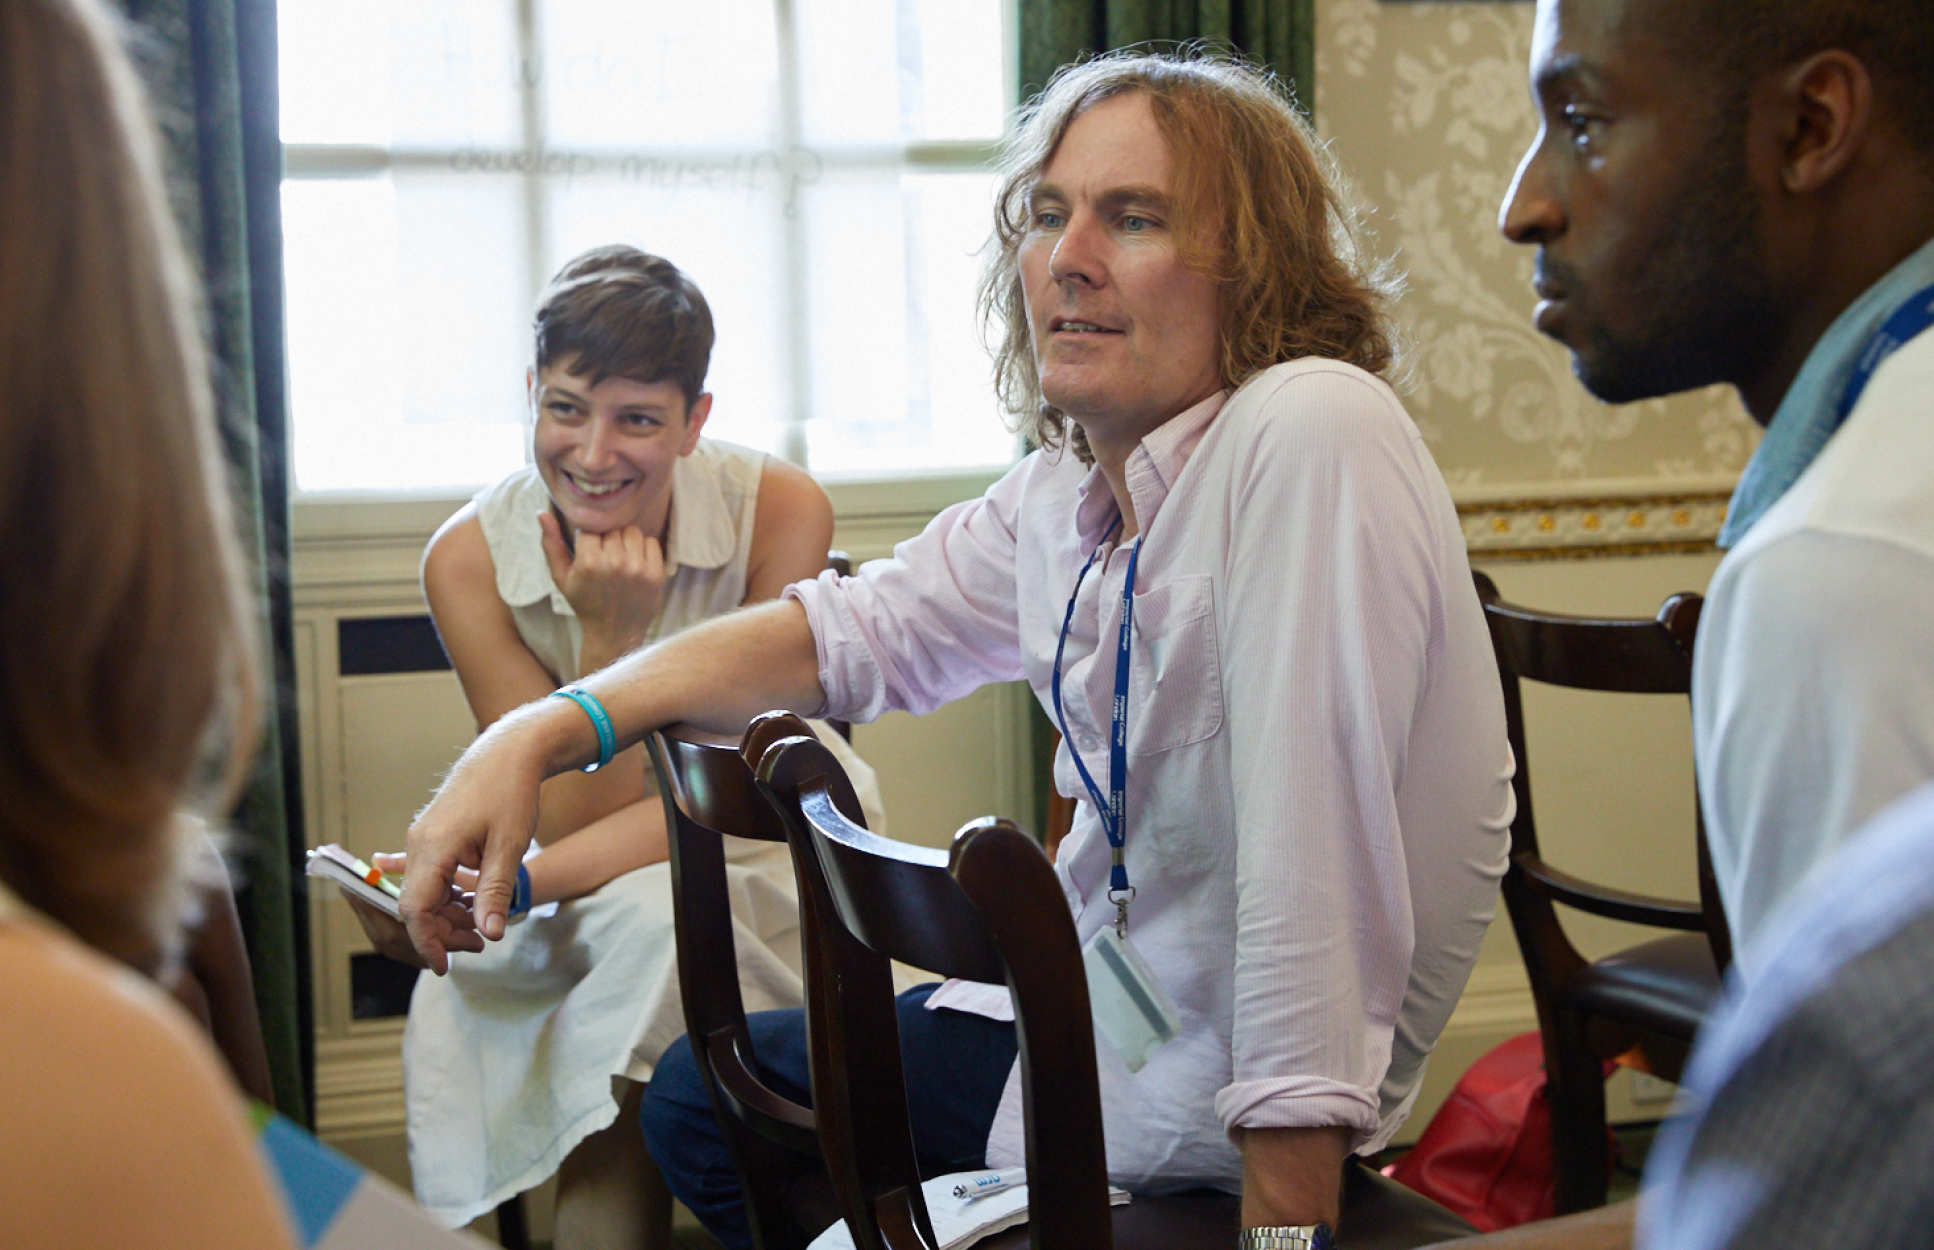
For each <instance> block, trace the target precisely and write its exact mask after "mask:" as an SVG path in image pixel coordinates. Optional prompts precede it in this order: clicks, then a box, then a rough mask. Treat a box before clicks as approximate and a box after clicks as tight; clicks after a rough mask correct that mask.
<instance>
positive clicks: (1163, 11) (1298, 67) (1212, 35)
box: [1018, 0, 1316, 829]
mask: <svg viewBox="0 0 1934 1250" xmlns="http://www.w3.org/2000/svg"><path fill="white" fill-rule="evenodd" d="M1018 7H1019V13H1018V16H1019V19H1020V65H1021V99H1023V100H1026V99H1028V98H1030V97H1031V96H1033V95H1034V94H1035V93H1036V92H1037V91H1039V90H1040V89H1041V88H1042V87H1044V86H1046V85H1047V81H1048V79H1049V78H1050V77H1052V76H1053V74H1054V71H1055V70H1057V69H1059V68H1060V67H1061V66H1063V65H1065V64H1067V63H1068V62H1069V61H1072V60H1075V59H1077V58H1079V57H1081V56H1083V55H1085V54H1089V53H1095V52H1106V51H1108V50H1109V49H1111V48H1121V47H1126V46H1128V45H1129V44H1136V43H1148V42H1150V41H1155V42H1157V43H1167V42H1182V41H1185V40H1191V39H1201V40H1204V41H1206V42H1209V43H1214V44H1218V45H1221V46H1224V47H1229V48H1233V49H1235V50H1236V51H1238V52H1241V53H1243V54H1244V55H1246V56H1248V57H1249V58H1250V59H1251V60H1253V61H1257V62H1259V63H1261V64H1263V65H1266V66H1268V67H1269V68H1270V69H1273V70H1275V71H1276V73H1278V74H1280V75H1281V76H1282V78H1283V80H1284V81H1285V82H1287V83H1288V84H1290V86H1291V87H1292V88H1293V89H1294V91H1295V94H1296V102H1297V104H1298V105H1299V106H1300V107H1301V108H1302V110H1303V111H1304V112H1305V113H1313V112H1314V111H1315V110H1314V104H1315V100H1316V3H1315V0H1019V6H1018ZM1034 707H1035V713H1034V717H1033V739H1034V761H1035V775H1036V777H1038V778H1039V782H1038V784H1036V786H1035V793H1036V795H1037V800H1036V808H1035V813H1034V819H1035V826H1034V827H1035V828H1037V829H1045V828H1047V821H1048V792H1049V791H1050V790H1051V789H1053V786H1054V783H1053V781H1052V779H1051V778H1052V770H1053V767H1054V741H1055V731H1054V725H1053V724H1052V722H1050V721H1049V720H1048V717H1047V714H1046V713H1044V712H1042V711H1041V710H1040V705H1039V704H1038V703H1036V704H1034Z"/></svg>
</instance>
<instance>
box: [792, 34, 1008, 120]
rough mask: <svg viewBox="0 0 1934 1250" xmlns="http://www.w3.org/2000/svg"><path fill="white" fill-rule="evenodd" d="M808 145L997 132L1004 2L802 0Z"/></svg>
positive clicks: (1002, 108)
mask: <svg viewBox="0 0 1934 1250" xmlns="http://www.w3.org/2000/svg"><path fill="white" fill-rule="evenodd" d="M797 11H798V15H799V16H798V25H799V57H800V63H801V68H800V90H801V96H802V98H801V111H802V114H803V123H804V126H803V133H804V134H805V137H806V142H807V143H809V144H853V143H858V144H896V145H897V144H904V143H916V142H924V141H932V140H944V139H996V138H999V137H1000V134H1001V128H1002V126H1003V125H1004V124H1005V117H1006V110H1007V60H1006V50H1005V45H1004V44H1003V41H1002V31H1003V29H1004V23H1005V18H1004V16H1003V6H1002V5H999V4H990V3H974V4H961V3H959V2H958V0H800V2H799V4H798V9H797Z"/></svg>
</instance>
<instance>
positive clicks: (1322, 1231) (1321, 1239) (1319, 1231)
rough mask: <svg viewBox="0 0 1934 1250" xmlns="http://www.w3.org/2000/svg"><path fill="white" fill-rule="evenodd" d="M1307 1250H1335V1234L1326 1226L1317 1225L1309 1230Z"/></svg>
mask: <svg viewBox="0 0 1934 1250" xmlns="http://www.w3.org/2000/svg"><path fill="white" fill-rule="evenodd" d="M1309 1250H1336V1234H1335V1233H1333V1232H1331V1231H1330V1226H1329V1225H1328V1224H1318V1225H1317V1226H1316V1227H1315V1228H1312V1229H1310V1234H1309Z"/></svg>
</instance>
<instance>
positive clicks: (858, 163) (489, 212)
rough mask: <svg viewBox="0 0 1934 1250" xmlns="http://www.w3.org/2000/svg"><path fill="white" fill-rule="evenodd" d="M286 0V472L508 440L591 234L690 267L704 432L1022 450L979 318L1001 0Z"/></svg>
mask: <svg viewBox="0 0 1934 1250" xmlns="http://www.w3.org/2000/svg"><path fill="white" fill-rule="evenodd" d="M279 11H280V17H279V22H280V28H281V75H282V137H283V141H284V144H285V175H284V182H283V193H282V195H283V224H284V231H285V239H286V242H285V248H286V265H287V281H288V335H289V371H290V384H291V394H290V407H291V414H290V415H291V443H292V450H293V458H294V474H295V482H296V486H297V489H298V490H299V491H302V492H304V493H315V492H333V491H383V492H428V491H448V490H450V489H452V488H466V487H472V486H476V485H479V484H482V483H485V482H488V481H492V480H495V479H496V478H498V477H500V476H502V475H503V474H504V473H506V472H509V471H510V470H511V469H512V468H515V467H516V466H517V465H518V464H520V463H522V462H523V459H524V457H525V443H526V433H525V425H524V422H525V399H524V370H525V367H526V365H527V363H528V353H529V320H530V311H531V307H532V304H533V302H534V301H535V298H536V295H537V292H538V291H539V289H540V288H541V287H542V285H543V283H544V281H545V280H546V279H547V278H548V277H549V276H550V274H551V273H552V272H554V271H555V270H556V269H557V267H558V266H559V265H561V264H562V263H563V262H564V261H565V260H566V259H568V258H569V257H571V256H573V255H575V254H576V253H578V252H580V251H582V250H584V249H585V248H588V247H592V246H595V245H597V244H600V243H609V242H626V243H632V244H634V245H636V246H638V247H642V248H644V249H645V250H647V251H652V252H657V253H659V254H661V255H664V256H666V257H669V258H670V259H671V260H673V261H674V262H676V263H677V264H678V265H679V266H680V267H681V268H683V269H685V270H686V271H687V272H688V273H690V274H691V275H692V276H693V278H694V279H695V280H696V281H697V282H698V284H699V286H700V287H701V288H702V289H703V290H704V291H705V293H706V297H707V299H708V300H709V301H710V302H711V305H712V311H713V316H714V319H715V321H716V323H717V327H718V345H717V347H716V349H715V350H714V352H713V356H712V368H711V373H710V377H709V379H708V386H709V387H710V389H711V390H712V391H713V393H714V394H715V395H716V397H717V400H716V406H715V408H714V411H713V417H712V424H711V426H710V427H709V430H710V432H712V433H714V434H716V435H717V436H718V437H720V438H725V439H729V440H731V441H734V442H739V443H744V444H747V445H750V446H755V447H761V448H764V449H766V450H768V451H773V452H777V453H780V454H782V455H785V456H787V457H788V458H790V459H793V460H795V461H798V462H799V463H802V464H804V465H806V466H807V467H808V468H810V469H811V470H812V471H813V472H815V473H817V474H820V475H821V476H828V477H850V476H868V477H890V476H896V475H901V474H905V473H908V472H914V471H919V470H923V469H961V468H970V467H980V466H986V465H993V464H1002V463H1006V462H1008V461H1010V460H1011V459H1012V458H1013V456H1014V454H1015V449H1016V443H1015V440H1014V438H1013V436H1012V435H1010V434H1009V433H1007V431H1006V430H1005V429H1004V428H1003V427H1002V424H1001V422H1000V420H999V415H998V410H997V407H996V405H995V402H994V399H993V395H992V387H991V384H990V381H989V370H988V364H987V357H986V352H985V350H984V348H983V347H982V345H981V337H980V333H979V328H978V326H977V325H976V323H975V320H974V316H973V287H974V282H975V279H976V277H977V275H978V270H979V255H978V252H979V248H980V247H981V245H982V243H983V242H984V241H985V239H986V237H987V232H988V224H989V205H990V202H991V195H992V188H993V176H992V174H991V173H990V172H989V165H990V162H991V159H992V156H993V153H994V149H995V146H996V144H997V143H998V140H999V136H1000V134H1001V130H1002V127H1003V125H1004V124H1005V121H1006V115H1007V112H1008V109H1009V102H1010V100H1011V97H1012V95H1013V89H1012V86H1011V84H1012V71H1011V70H1010V68H1009V60H1010V58H1009V54H1008V45H1009V43H1010V42H1011V36H1010V34H1009V31H1010V29H1011V22H1010V19H1009V15H1008V14H1007V12H1006V5H1004V4H999V3H984V2H980V0H976V2H975V3H966V4H963V3H959V2H958V0H714V2H713V3H700V4H691V5H669V4H646V3H639V2H638V0H605V2H602V3H594V2H592V0H562V2H559V3H545V2H544V0H282V3H281V4H280V6H279Z"/></svg>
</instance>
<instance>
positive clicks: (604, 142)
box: [537, 0, 779, 149]
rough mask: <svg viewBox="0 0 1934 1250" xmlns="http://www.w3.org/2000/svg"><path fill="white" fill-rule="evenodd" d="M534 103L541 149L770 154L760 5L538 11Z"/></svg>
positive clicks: (608, 4) (772, 64)
mask: <svg viewBox="0 0 1934 1250" xmlns="http://www.w3.org/2000/svg"><path fill="white" fill-rule="evenodd" d="M538 30H539V41H540V46H541V50H542V56H541V58H540V60H539V62H538V69H537V78H538V81H539V88H540V89H539V93H538V94H539V97H540V101H541V104H542V107H543V115H544V122H545V127H546V129H547V131H548V132H549V135H550V143H551V146H553V147H562V148H630V149H637V148H667V147H669V148H680V147H683V148H693V147H708V146H716V145H719V144H729V145H733V146H737V147H744V148H764V147H768V146H770V144H771V136H772V134H773V125H774V119H775V117H776V115H777V107H778V106H777V102H776V91H777V83H778V68H777V67H778V64H779V54H778V50H777V42H776V38H775V35H774V26H773V16H772V7H771V6H770V5H768V4H747V3H744V2H743V0H732V2H731V3H699V4H689V5H683V4H681V5H671V4H639V3H638V0H604V2H603V3H590V2H588V0H573V2H572V3H570V4H548V5H544V6H543V12H542V14H541V16H540V18H539V21H538Z"/></svg>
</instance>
